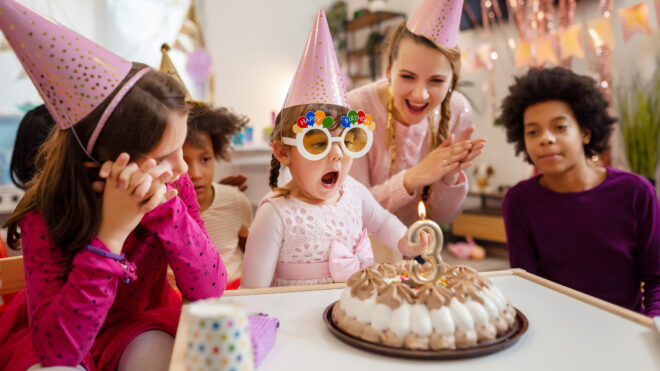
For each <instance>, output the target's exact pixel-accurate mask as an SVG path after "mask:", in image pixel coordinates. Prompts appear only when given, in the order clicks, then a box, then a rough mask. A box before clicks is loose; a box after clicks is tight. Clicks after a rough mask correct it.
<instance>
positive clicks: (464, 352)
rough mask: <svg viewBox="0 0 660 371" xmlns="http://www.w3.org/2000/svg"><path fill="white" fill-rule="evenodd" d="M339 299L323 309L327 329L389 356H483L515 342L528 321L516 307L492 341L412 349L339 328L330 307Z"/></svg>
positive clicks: (362, 346)
mask: <svg viewBox="0 0 660 371" xmlns="http://www.w3.org/2000/svg"><path fill="white" fill-rule="evenodd" d="M338 304H339V301H335V302H334V303H332V304H330V305H329V306H328V307H327V308H325V311H323V322H325V324H326V326H328V330H330V332H331V333H332V334H333V335H334V336H335V337H336V338H337V339H339V340H341V341H343V342H344V343H346V344H348V345H350V346H353V347H355V348H359V349H362V350H366V351H368V352H372V353H377V354H382V355H386V356H390V357H398V358H413V359H433V360H438V359H460V358H472V357H480V356H485V355H488V354H491V353H495V352H498V351H500V350H503V349H506V348H508V347H510V346H511V345H513V344H515V343H516V342H517V341H518V339H520V337H521V336H522V334H524V333H525V331H527V327H528V326H529V322H528V321H527V317H525V315H524V314H522V312H520V311H519V310H518V309H517V308H514V309H516V321H515V322H514V324H513V326H512V327H511V328H510V329H509V331H507V332H506V333H505V334H504V335H502V336H500V337H498V338H497V339H495V340H493V341H489V342H487V343H481V344H478V345H476V346H474V347H470V348H463V349H454V350H437V351H436V350H412V349H406V348H394V347H390V346H387V345H383V344H376V343H371V342H367V341H365V340H362V339H360V338H356V337H355V336H353V335H349V334H348V333H346V332H344V331H343V330H342V329H340V328H339V326H337V325H336V324H335V323H334V322H333V321H332V308H333V307H334V306H335V305H338Z"/></svg>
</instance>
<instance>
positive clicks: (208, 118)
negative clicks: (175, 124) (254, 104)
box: [186, 102, 250, 161]
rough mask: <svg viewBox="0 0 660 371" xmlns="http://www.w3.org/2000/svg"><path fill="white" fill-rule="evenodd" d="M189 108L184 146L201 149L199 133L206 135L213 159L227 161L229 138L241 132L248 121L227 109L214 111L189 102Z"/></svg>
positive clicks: (203, 104)
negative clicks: (209, 141) (211, 148)
mask: <svg viewBox="0 0 660 371" xmlns="http://www.w3.org/2000/svg"><path fill="white" fill-rule="evenodd" d="M190 106H191V107H190V114H189V115H188V136H187V137H186V144H189V145H191V146H195V147H200V148H201V147H202V145H203V144H202V141H201V138H200V137H199V133H207V134H208V135H209V136H210V137H211V145H212V146H213V155H214V156H215V158H216V159H223V160H225V161H229V160H230V158H229V143H230V141H231V136H232V135H234V134H236V133H238V132H240V131H241V130H243V128H245V126H247V124H248V122H249V121H250V119H248V117H247V116H243V115H238V114H235V113H233V112H232V111H231V110H229V109H228V108H224V107H220V108H215V109H214V108H212V107H211V106H209V105H208V104H206V103H203V102H191V103H190Z"/></svg>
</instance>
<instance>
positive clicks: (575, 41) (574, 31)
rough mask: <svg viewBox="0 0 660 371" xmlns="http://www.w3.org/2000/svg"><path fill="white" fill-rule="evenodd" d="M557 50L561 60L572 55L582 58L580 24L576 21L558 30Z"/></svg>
mask: <svg viewBox="0 0 660 371" xmlns="http://www.w3.org/2000/svg"><path fill="white" fill-rule="evenodd" d="M559 52H560V56H561V59H562V60H564V59H567V58H570V57H573V56H575V57H578V58H584V48H583V47H582V24H580V23H576V24H573V25H571V26H570V27H568V28H566V29H564V30H563V31H559Z"/></svg>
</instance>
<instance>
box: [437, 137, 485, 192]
mask: <svg viewBox="0 0 660 371" xmlns="http://www.w3.org/2000/svg"><path fill="white" fill-rule="evenodd" d="M474 129H475V127H474V125H470V126H469V127H468V128H467V129H465V130H464V131H463V132H462V133H461V135H459V137H458V139H457V140H456V141H457V142H469V143H470V150H469V152H468V153H467V154H466V155H465V157H464V158H462V159H460V160H459V162H460V164H459V165H458V167H456V169H454V170H452V171H450V172H449V173H447V175H445V176H444V177H443V178H442V182H443V183H445V184H447V185H454V184H456V182H457V181H458V175H459V172H460V171H461V170H465V169H467V168H468V167H470V166H472V160H474V159H475V158H476V157H477V156H479V155H480V154H481V152H483V149H484V147H485V146H486V138H477V139H472V140H470V137H471V136H472V133H474ZM453 139H454V136H453V134H452V135H450V136H449V138H447V140H445V141H444V142H443V143H442V144H441V145H440V146H441V147H442V146H443V145H446V146H450V145H451V144H452V142H453ZM449 161H450V160H449V159H448V160H447V162H449Z"/></svg>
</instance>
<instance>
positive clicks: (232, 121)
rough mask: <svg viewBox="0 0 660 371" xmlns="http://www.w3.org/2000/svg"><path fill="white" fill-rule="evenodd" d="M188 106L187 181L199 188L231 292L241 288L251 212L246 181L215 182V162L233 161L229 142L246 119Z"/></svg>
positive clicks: (196, 104)
mask: <svg viewBox="0 0 660 371" xmlns="http://www.w3.org/2000/svg"><path fill="white" fill-rule="evenodd" d="M190 104H191V110H190V114H189V116H188V135H187V137H186V141H185V144H184V146H183V159H184V160H185V161H186V163H187V164H188V175H189V176H190V179H191V180H192V183H193V186H194V187H195V194H196V195H197V201H198V202H199V206H200V211H201V217H202V220H204V224H205V226H206V230H207V231H208V233H209V237H211V240H213V243H214V244H215V247H216V248H217V249H218V252H219V253H220V256H221V257H222V261H223V262H224V264H225V267H226V268H227V276H228V277H227V290H231V289H236V288H238V287H239V286H240V278H241V274H242V265H243V250H244V249H245V241H246V239H247V233H248V228H249V226H250V224H252V207H251V205H250V201H249V200H248V199H247V197H245V195H244V194H243V192H241V189H242V188H243V187H244V182H245V177H243V176H237V177H227V178H224V179H222V180H221V181H220V182H219V183H216V182H214V177H215V164H216V163H215V161H216V160H219V159H222V160H225V161H229V160H230V156H229V145H230V140H231V136H232V135H233V134H236V133H238V132H240V131H241V130H242V129H243V128H244V127H245V126H246V125H247V123H248V119H247V117H245V116H240V115H237V114H235V113H233V112H231V111H230V110H229V109H227V108H215V109H214V108H212V107H210V106H209V105H207V104H205V103H201V102H191V103H190ZM220 183H224V184H220Z"/></svg>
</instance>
